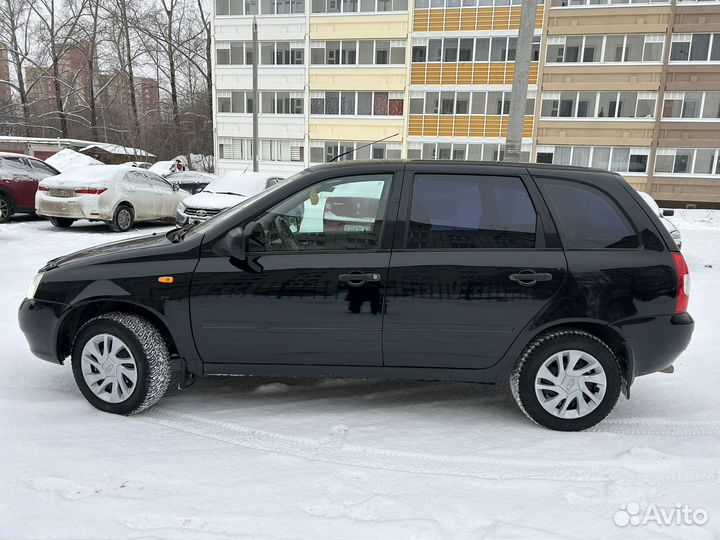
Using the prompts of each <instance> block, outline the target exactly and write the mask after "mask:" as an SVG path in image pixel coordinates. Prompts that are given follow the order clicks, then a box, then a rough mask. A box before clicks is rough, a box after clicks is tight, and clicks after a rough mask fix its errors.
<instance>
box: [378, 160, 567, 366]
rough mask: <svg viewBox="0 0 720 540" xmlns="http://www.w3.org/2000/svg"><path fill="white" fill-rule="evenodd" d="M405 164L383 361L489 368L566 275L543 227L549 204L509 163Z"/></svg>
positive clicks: (388, 363) (547, 220)
mask: <svg viewBox="0 0 720 540" xmlns="http://www.w3.org/2000/svg"><path fill="white" fill-rule="evenodd" d="M413 167H415V168H414V170H410V169H412V168H413ZM408 169H409V170H408V171H407V173H406V179H405V186H404V190H403V200H402V203H401V207H400V211H399V218H398V219H399V220H404V223H403V225H402V226H400V224H399V225H398V227H397V228H396V237H395V242H394V249H393V253H392V258H391V261H390V270H389V276H388V288H387V292H386V296H387V307H386V314H385V318H384V325H383V351H384V359H385V365H386V366H391V367H421V368H465V369H477V368H487V367H490V366H491V365H493V364H495V363H496V362H497V361H498V360H499V359H500V358H501V357H502V355H503V353H504V352H505V351H506V350H507V349H508V347H509V346H510V345H511V343H512V342H513V340H514V339H515V337H516V336H517V335H518V334H519V332H520V331H521V330H522V329H523V327H524V326H525V325H526V324H527V323H528V322H529V321H530V320H531V319H533V317H535V316H536V315H537V314H538V313H539V312H540V311H541V310H542V308H543V306H545V305H546V304H547V303H548V301H549V299H550V298H551V297H552V296H553V294H554V293H555V292H556V291H557V290H558V288H559V287H560V284H561V283H562V281H563V279H564V277H565V272H566V262H565V257H564V254H563V252H562V250H561V249H560V248H559V245H557V244H556V242H557V241H556V237H554V236H552V235H546V234H545V233H546V231H549V230H550V229H551V228H552V227H553V226H552V222H551V221H550V218H549V215H548V213H547V209H546V208H545V207H544V206H539V203H538V202H537V201H538V199H539V197H538V199H536V197H535V196H532V197H531V195H530V192H533V193H537V188H536V187H535V185H534V184H533V183H532V180H531V179H530V178H529V177H522V176H521V175H517V174H514V171H513V173H508V172H507V171H508V169H507V168H500V167H495V168H486V169H483V168H480V167H478V166H470V165H467V166H461V165H458V166H454V167H453V168H451V169H450V170H449V171H448V170H447V167H446V170H445V171H443V170H442V169H441V168H440V167H438V166H429V165H428V166H426V167H423V166H420V165H415V166H408ZM554 242H555V243H554Z"/></svg>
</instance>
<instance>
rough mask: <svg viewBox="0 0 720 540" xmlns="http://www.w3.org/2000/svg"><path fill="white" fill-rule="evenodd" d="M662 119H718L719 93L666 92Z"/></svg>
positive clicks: (719, 111)
mask: <svg viewBox="0 0 720 540" xmlns="http://www.w3.org/2000/svg"><path fill="white" fill-rule="evenodd" d="M663 118H708V119H718V118H720V92H667V93H666V94H665V102H664V104H663Z"/></svg>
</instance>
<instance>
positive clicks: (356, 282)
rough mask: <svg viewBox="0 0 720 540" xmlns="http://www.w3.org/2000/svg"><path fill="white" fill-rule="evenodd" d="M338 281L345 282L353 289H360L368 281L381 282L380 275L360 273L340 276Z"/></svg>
mask: <svg viewBox="0 0 720 540" xmlns="http://www.w3.org/2000/svg"><path fill="white" fill-rule="evenodd" d="M338 279H339V280H340V281H344V282H345V283H347V284H348V285H350V286H351V287H360V286H362V285H365V283H367V282H368V281H371V282H378V281H380V274H361V273H360V272H350V273H349V274H340V275H339V276H338Z"/></svg>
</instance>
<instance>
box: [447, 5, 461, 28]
mask: <svg viewBox="0 0 720 540" xmlns="http://www.w3.org/2000/svg"><path fill="white" fill-rule="evenodd" d="M458 30H460V9H446V10H445V31H447V32H457V31H458Z"/></svg>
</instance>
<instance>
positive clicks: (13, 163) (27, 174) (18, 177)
mask: <svg viewBox="0 0 720 540" xmlns="http://www.w3.org/2000/svg"><path fill="white" fill-rule="evenodd" d="M3 163H4V164H5V166H4V168H3V172H4V173H5V174H3V175H2V176H3V177H4V178H5V179H4V180H0V183H4V184H5V187H6V188H7V190H8V191H9V192H10V193H12V195H13V197H14V199H15V208H17V209H31V208H34V207H35V192H36V191H37V179H35V178H34V177H33V174H32V168H31V167H30V164H29V163H28V162H27V160H26V159H25V158H21V157H7V158H3Z"/></svg>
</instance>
